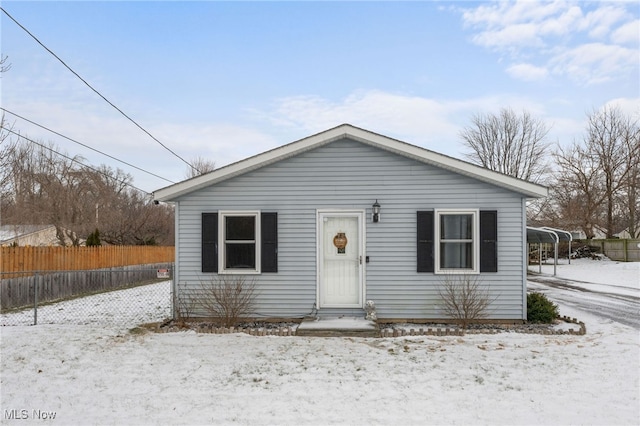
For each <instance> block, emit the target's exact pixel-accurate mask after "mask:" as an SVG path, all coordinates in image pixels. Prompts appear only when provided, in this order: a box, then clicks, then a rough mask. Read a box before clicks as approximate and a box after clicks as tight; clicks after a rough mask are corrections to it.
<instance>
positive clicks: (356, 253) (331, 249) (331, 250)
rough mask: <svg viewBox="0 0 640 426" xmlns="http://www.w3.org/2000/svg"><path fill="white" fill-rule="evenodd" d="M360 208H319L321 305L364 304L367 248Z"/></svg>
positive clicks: (319, 289)
mask: <svg viewBox="0 0 640 426" xmlns="http://www.w3.org/2000/svg"><path fill="white" fill-rule="evenodd" d="M363 217H364V213H363V212H360V211H331V212H329V211H325V212H318V266H319V267H318V299H319V300H318V306H319V307H320V308H353V307H362V294H363V285H362V282H363V280H362V277H363V264H362V262H363V260H364V259H363V251H364V250H363V248H364V241H363V238H362V235H363V232H362V223H363Z"/></svg>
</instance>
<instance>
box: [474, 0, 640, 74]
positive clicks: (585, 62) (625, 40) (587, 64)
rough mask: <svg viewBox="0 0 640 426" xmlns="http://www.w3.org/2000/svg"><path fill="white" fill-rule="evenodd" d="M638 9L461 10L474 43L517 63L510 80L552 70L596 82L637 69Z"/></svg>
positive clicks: (520, 4)
mask: <svg viewBox="0 0 640 426" xmlns="http://www.w3.org/2000/svg"><path fill="white" fill-rule="evenodd" d="M634 7H635V4H634V2H630V3H594V4H592V3H582V2H569V1H555V2H542V3H541V2H536V1H517V2H497V3H491V4H488V5H486V4H485V5H481V6H478V7H476V8H472V9H463V10H462V19H463V22H464V24H465V26H466V27H468V28H472V30H473V31H474V32H475V34H474V35H472V38H471V39H472V41H473V42H474V43H476V44H478V45H480V46H482V47H485V48H488V49H491V50H494V51H498V52H503V53H505V54H507V55H508V58H510V59H511V61H513V62H512V63H511V64H510V65H507V68H506V72H507V73H508V74H509V75H510V76H511V77H512V78H516V79H520V80H524V81H532V80H537V79H540V78H541V77H543V75H545V74H544V72H543V70H544V69H549V68H553V74H555V75H559V76H569V77H570V78H572V79H573V80H574V81H576V82H579V83H581V84H594V83H599V82H604V81H609V80H611V79H614V78H619V77H621V76H627V75H629V74H631V71H632V70H633V69H634V68H636V69H637V67H638V62H640V61H639V57H640V53H639V52H638V49H637V46H638V38H639V37H638V33H639V31H640V29H639V27H640V24H638V19H637V11H636V10H634ZM590 39H591V40H590ZM606 43H609V44H606ZM629 45H634V46H636V47H635V48H634V49H629V47H628V46H629ZM582 55H587V56H586V57H585V56H582ZM624 55H626V59H625V57H624ZM524 56H526V63H527V65H528V66H527V67H523V66H522V63H523V62H524V61H523V59H524V58H523V57H524Z"/></svg>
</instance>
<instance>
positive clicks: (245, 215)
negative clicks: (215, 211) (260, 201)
mask: <svg viewBox="0 0 640 426" xmlns="http://www.w3.org/2000/svg"><path fill="white" fill-rule="evenodd" d="M219 226H220V229H219V238H220V247H221V248H222V250H220V251H219V253H218V256H219V259H218V261H219V265H221V268H220V273H236V272H238V273H243V274H246V273H251V272H253V273H259V272H260V242H259V235H260V213H259V212H220V223H219Z"/></svg>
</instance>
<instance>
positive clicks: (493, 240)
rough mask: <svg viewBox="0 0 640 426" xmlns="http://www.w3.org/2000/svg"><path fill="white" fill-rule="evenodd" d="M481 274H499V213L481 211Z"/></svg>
mask: <svg viewBox="0 0 640 426" xmlns="http://www.w3.org/2000/svg"><path fill="white" fill-rule="evenodd" d="M480 272H498V212H497V211H495V210H482V211H480Z"/></svg>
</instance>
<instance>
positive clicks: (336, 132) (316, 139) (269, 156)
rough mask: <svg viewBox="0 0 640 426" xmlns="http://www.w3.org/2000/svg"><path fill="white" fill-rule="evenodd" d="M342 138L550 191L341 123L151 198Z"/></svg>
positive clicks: (168, 196) (529, 193)
mask: <svg viewBox="0 0 640 426" xmlns="http://www.w3.org/2000/svg"><path fill="white" fill-rule="evenodd" d="M342 138H350V139H354V140H357V141H359V142H362V143H365V144H367V145H372V146H375V147H378V148H380V149H384V150H386V151H389V152H393V153H396V154H398V155H402V156H404V157H409V158H412V159H415V160H416V161H419V162H422V163H426V164H430V165H433V166H436V167H440V168H444V169H447V170H451V171H453V172H455V173H460V174H463V175H466V176H470V177H473V178H475V179H478V180H481V181H484V182H488V183H491V184H493V185H497V186H500V187H503V188H506V189H509V190H511V191H514V192H517V193H519V194H522V195H524V196H526V197H527V198H531V199H533V198H542V197H546V196H548V193H549V190H548V188H546V187H544V186H542V185H538V184H535V183H531V182H528V181H524V180H521V179H517V178H514V177H511V176H507V175H503V174H501V173H498V172H494V171H491V170H489V169H485V168H483V167H479V166H476V165H473V164H470V163H467V162H464V161H462V160H458V159H456V158H453V157H448V156H446V155H443V154H438V153H436V152H433V151H430V150H427V149H425V148H421V147H418V146H415V145H411V144H408V143H405V142H401V141H399V140H396V139H392V138H389V137H386V136H382V135H380V134H377V133H373V132H370V131H368V130H364V129H360V128H357V127H353V126H351V125H348V124H343V125H340V126H338V127H335V128H333V129H329V130H327V131H324V132H322V133H318V134H315V135H312V136H309V137H307V138H304V139H301V140H298V141H295V142H292V143H289V144H287V145H283V146H281V147H278V148H275V149H272V150H270V151H267V152H264V153H262V154H258V155H255V156H253V157H249V158H247V159H245V160H242V161H239V162H237V163H233V164H230V165H228V166H225V167H221V168H220V169H217V170H214V171H213V172H210V173H207V174H205V175H201V176H197V177H195V178H192V179H189V180H186V181H183V182H179V183H177V184H174V185H171V186H168V187H165V188H162V189H159V190H157V191H155V192H154V194H153V195H154V199H155V200H158V201H165V202H170V201H175V200H176V199H177V198H179V197H181V196H183V195H186V194H189V193H191V192H193V191H197V190H199V189H202V188H205V187H207V186H210V185H214V184H216V183H219V182H222V181H224V180H227V179H230V178H232V177H235V176H239V175H242V174H244V173H248V172H250V171H253V170H256V169H259V168H261V167H265V166H267V165H269V164H273V163H275V162H278V161H281V160H283V159H286V158H290V157H294V156H296V155H299V154H301V153H303V152H306V151H309V150H312V149H315V148H318V147H320V146H323V145H326V144H329V143H331V142H333V141H336V140H339V139H342Z"/></svg>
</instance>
